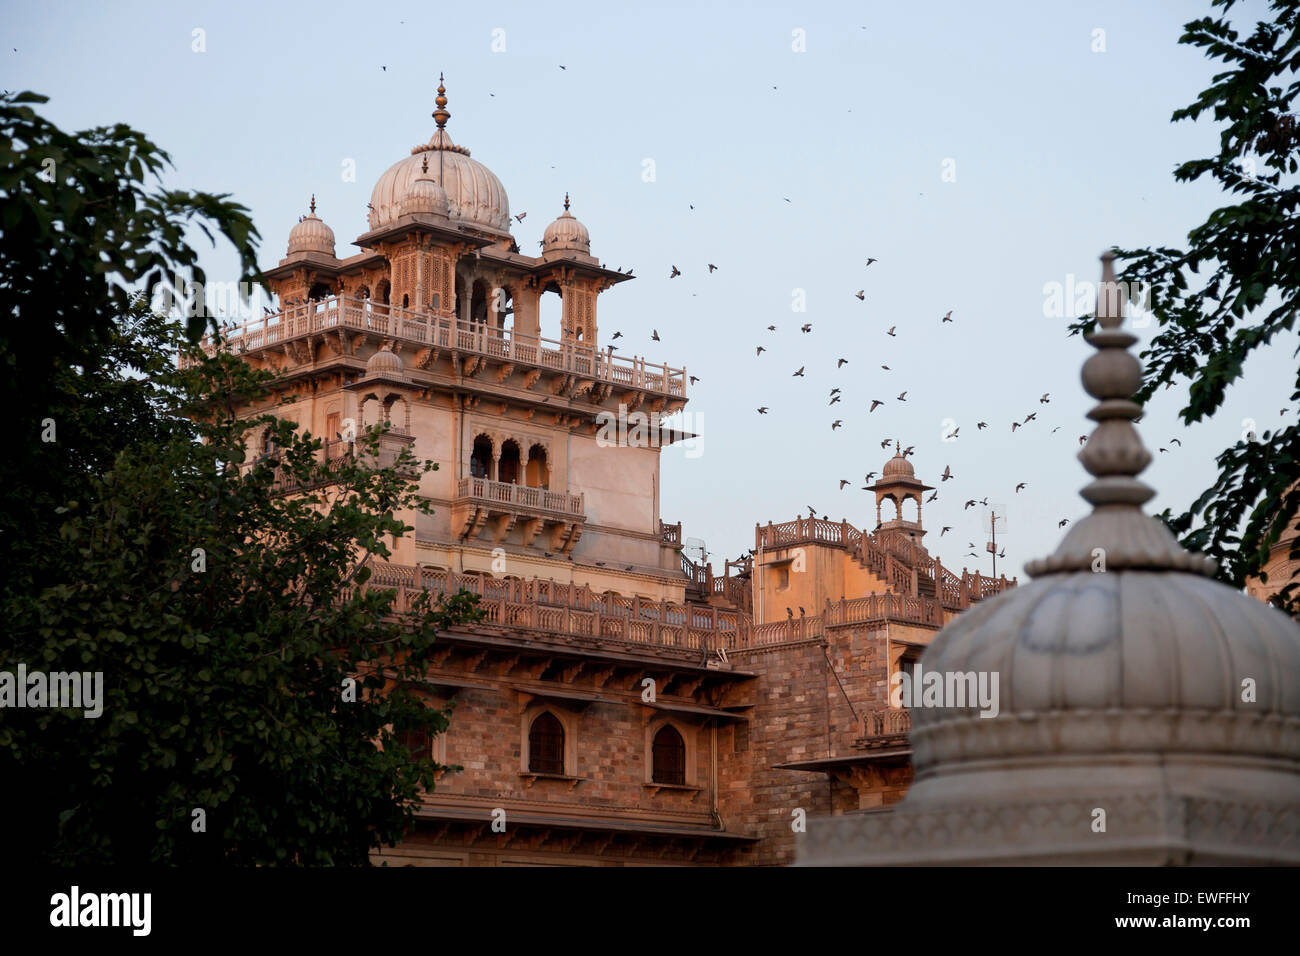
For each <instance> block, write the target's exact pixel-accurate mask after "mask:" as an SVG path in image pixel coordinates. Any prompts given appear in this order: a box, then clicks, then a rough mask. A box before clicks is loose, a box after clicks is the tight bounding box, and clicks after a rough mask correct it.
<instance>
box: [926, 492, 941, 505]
mask: <svg viewBox="0 0 1300 956" xmlns="http://www.w3.org/2000/svg"><path fill="white" fill-rule="evenodd" d="M938 497H939V492H937V491H936V492H935V493H934V494H932V495H931V496H930V497H929V498H926V499H925V500H926V503H927V504H928V503H929V502H931V501H934V499H935V498H938Z"/></svg>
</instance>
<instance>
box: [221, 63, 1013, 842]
mask: <svg viewBox="0 0 1300 956" xmlns="http://www.w3.org/2000/svg"><path fill="white" fill-rule="evenodd" d="M436 104H437V109H436V110H435V111H434V113H433V118H434V120H435V122H436V129H435V131H434V133H433V136H432V138H431V139H430V140H429V141H428V142H427V143H423V144H421V145H418V146H416V147H414V148H413V149H412V150H411V151H410V154H409V155H407V156H405V157H403V158H401V159H399V160H398V161H397V162H396V163H394V164H393V166H392V167H390V168H389V169H388V170H387V171H386V172H385V173H384V174H383V175H382V176H381V177H380V178H379V181H378V182H377V183H376V185H375V187H374V190H373V192H372V194H371V198H370V205H369V222H368V230H367V231H366V232H365V233H364V234H363V235H361V236H358V237H357V238H356V239H355V240H354V243H353V244H354V246H355V247H356V248H357V250H358V251H357V252H356V253H355V254H353V255H348V256H345V257H343V258H339V256H338V251H337V248H336V243H335V237H334V233H333V231H332V230H331V229H330V228H329V226H327V225H326V223H325V222H324V220H323V219H322V218H321V217H320V216H318V215H317V212H316V208H315V203H314V200H313V203H312V205H311V209H310V213H309V215H307V216H306V217H305V218H303V219H302V220H301V221H300V222H299V223H298V224H297V225H295V226H294V227H293V229H292V230H291V232H290V235H289V243H288V252H287V255H286V256H285V258H283V259H282V260H281V261H280V262H279V264H278V265H276V266H275V267H274V268H270V269H267V270H266V272H265V274H266V276H267V279H268V281H269V284H270V287H271V289H272V290H273V292H274V293H275V295H276V296H277V297H278V301H279V310H278V311H277V312H276V314H275V315H272V316H269V317H267V318H265V319H259V320H257V321H255V322H248V323H245V324H244V325H243V326H241V327H239V328H236V329H233V330H232V331H231V332H230V333H229V335H228V336H227V337H226V339H225V346H224V347H227V348H230V349H232V350H233V351H235V352H236V353H238V354H240V355H241V356H242V357H243V359H244V360H246V361H248V362H249V363H250V364H252V365H254V366H256V367H259V368H263V369H267V370H270V371H273V372H275V373H277V375H278V378H277V383H276V394H275V396H274V399H273V400H271V401H268V402H266V403H264V404H262V405H259V406H257V407H249V408H248V409H247V414H249V415H250V416H251V415H257V414H263V413H266V412H269V411H272V410H273V411H274V413H275V414H277V415H279V416H281V417H285V418H288V419H291V420H292V421H293V422H295V423H296V425H297V426H298V427H299V428H300V429H302V430H304V431H308V432H310V433H311V434H313V435H319V436H324V438H325V439H326V440H325V445H324V449H323V450H322V455H324V456H325V458H326V459H331V460H332V459H334V458H341V457H343V456H347V455H350V454H353V453H354V452H353V442H352V439H353V438H354V437H355V434H356V433H358V432H360V431H361V430H362V429H364V428H366V427H367V426H369V425H372V424H375V423H377V422H380V421H383V422H387V423H388V426H389V428H388V430H387V431H386V432H385V433H384V435H383V436H382V438H381V456H396V455H397V454H398V453H399V452H400V451H401V450H402V449H404V448H408V447H409V448H411V449H412V451H413V453H414V454H415V456H416V458H417V459H420V460H424V459H432V460H433V461H435V462H437V464H438V468H437V470H435V471H430V472H426V473H422V474H420V475H418V476H417V479H418V481H419V483H420V492H421V494H422V495H423V496H424V497H425V498H426V499H427V500H428V501H429V502H430V503H431V504H432V505H433V513H432V514H431V515H427V516H426V515H423V514H411V515H406V516H401V515H399V517H404V518H405V520H406V523H407V524H408V525H411V526H413V527H414V529H415V530H414V533H413V534H411V535H409V536H407V537H406V538H404V539H402V540H399V541H397V542H396V543H395V546H394V548H393V557H392V560H391V562H389V563H384V564H381V565H380V566H379V567H378V568H377V569H376V572H375V575H374V578H373V581H374V583H375V584H377V585H380V586H385V587H393V588H396V589H397V592H398V597H397V600H398V603H399V606H403V605H404V603H405V602H408V601H409V600H410V599H411V597H412V596H413V595H415V594H417V593H418V592H420V591H431V592H434V593H451V592H455V591H456V590H458V589H461V588H464V589H468V590H470V591H473V592H475V593H476V594H478V595H480V596H481V604H480V607H481V608H482V609H483V610H484V611H485V617H484V619H483V620H482V621H480V622H478V623H475V624H473V625H466V626H461V627H456V628H452V629H451V630H450V631H449V632H448V633H446V634H445V636H444V638H443V640H442V647H441V650H440V651H439V653H438V654H437V655H436V662H435V666H434V667H432V668H431V669H430V671H429V672H428V674H427V678H426V687H427V694H428V699H429V702H430V704H431V705H435V706H443V705H447V704H453V703H454V711H453V713H452V717H451V724H450V728H449V730H448V732H447V733H446V734H443V735H441V736H439V737H437V738H436V739H434V740H432V741H429V740H415V739H411V740H408V744H409V745H410V746H413V747H421V748H425V747H427V748H430V749H431V751H432V754H433V756H434V758H435V759H436V760H438V761H439V762H441V763H446V764H449V765H460V766H461V767H462V768H463V769H461V770H460V771H456V772H450V771H449V772H445V773H443V774H442V775H441V776H440V778H439V780H438V783H437V786H436V787H435V788H434V790H433V791H432V792H430V793H428V794H427V795H426V797H425V798H424V801H423V805H422V807H421V809H420V811H419V813H418V825H417V827H416V828H415V830H414V832H413V833H411V834H410V837H409V838H408V839H407V840H406V841H405V842H403V843H402V844H401V845H400V846H398V847H396V848H394V849H386V850H384V851H383V852H382V853H378V854H376V859H377V861H378V862H383V863H387V864H389V865H410V864H416V865H453V866H455V865H486V866H494V865H495V866H508V865H540V864H554V865H560V864H586V865H628V866H631V865H656V864H684V863H695V864H780V863H789V862H791V861H793V859H794V847H795V835H796V833H797V832H799V831H801V830H802V829H803V820H804V819H806V818H808V817H815V816H819V815H827V814H837V813H842V812H845V811H857V810H862V809H870V808H877V807H885V806H888V805H890V804H892V803H894V802H897V801H898V800H900V799H901V798H902V796H903V794H904V793H905V791H906V790H907V787H908V784H909V782H910V780H911V761H910V755H911V750H910V747H909V744H908V737H907V731H908V729H909V726H910V723H909V715H908V712H907V711H906V710H902V709H894V708H891V707H890V706H889V679H890V676H891V675H892V674H894V673H896V672H898V671H908V670H910V669H911V668H913V667H914V666H915V662H916V661H917V659H918V657H919V655H920V652H921V651H922V650H923V649H924V648H925V647H926V646H927V645H928V644H929V643H930V641H931V640H932V639H933V637H934V635H935V634H936V633H937V632H938V631H939V629H940V628H941V627H943V626H944V624H945V623H947V622H948V621H949V620H951V619H952V618H953V617H954V616H955V615H957V614H958V613H960V612H961V611H962V610H963V609H964V608H967V607H968V606H970V605H972V604H975V603H977V602H980V601H982V600H984V599H985V598H987V597H989V596H991V595H994V594H997V593H1000V592H1003V591H1005V590H1006V589H1007V588H1009V587H1010V586H1011V585H1013V584H1014V582H1013V581H1012V582H1009V581H1007V580H1006V579H1005V577H1003V578H998V579H994V578H989V577H986V576H982V575H979V574H971V573H967V572H965V571H964V570H963V571H961V572H954V571H953V570H950V569H949V568H947V567H945V566H944V565H943V564H942V562H941V561H940V560H939V559H938V558H937V557H936V556H934V555H932V554H931V553H930V552H929V551H928V550H927V548H926V546H925V544H924V535H925V528H924V527H923V525H922V521H921V502H922V493H923V492H925V491H927V490H929V486H927V485H925V484H924V483H923V482H922V481H921V480H919V479H918V478H917V477H916V475H915V473H914V471H913V468H912V464H911V462H910V461H909V460H908V458H907V457H906V456H905V455H904V454H902V453H901V452H898V451H896V453H895V454H894V455H893V457H891V458H890V459H889V460H888V461H887V462H886V463H885V464H884V467H883V468H882V470H881V472H882V474H881V479H880V480H879V481H878V482H877V483H876V484H875V485H874V486H873V488H872V490H873V491H874V493H875V496H876V504H877V515H876V523H875V525H874V526H873V529H872V530H871V531H867V530H866V529H865V528H859V527H856V526H855V525H853V524H851V523H849V522H848V521H840V522H833V521H829V520H826V519H818V518H811V517H809V518H803V517H798V518H795V519H794V520H790V521H784V522H781V523H773V522H771V521H768V522H767V523H766V524H759V525H756V527H755V531H754V550H753V552H752V554H751V555H749V556H746V557H745V558H743V559H742V560H741V561H738V562H735V561H728V562H727V563H726V564H725V566H724V568H723V569H722V572H721V573H719V574H715V573H714V570H713V568H712V567H711V566H708V565H705V566H701V565H697V564H695V563H694V562H692V561H691V560H690V559H689V558H687V557H686V555H685V554H684V553H683V538H682V528H681V526H680V524H676V523H671V522H666V521H664V520H662V518H661V515H662V514H663V512H664V511H665V510H671V500H672V498H671V494H669V495H668V497H667V502H665V501H662V500H661V494H662V492H661V484H660V459H659V452H660V448H661V447H662V445H665V444H669V443H671V442H672V441H676V440H680V439H681V438H682V437H685V436H683V435H681V434H680V433H678V432H674V431H673V430H671V429H664V430H662V431H661V432H660V433H659V434H657V435H656V438H657V439H660V438H661V439H662V440H655V441H653V442H634V443H631V444H628V443H624V442H619V443H610V442H608V441H604V440H602V438H601V435H602V432H601V428H600V422H601V416H602V415H604V416H605V417H606V419H607V418H608V416H610V415H618V414H620V409H622V413H623V414H627V413H630V412H637V411H640V412H644V413H648V414H651V415H654V414H658V415H664V416H666V415H670V414H672V413H673V412H676V411H679V410H681V409H682V408H684V407H685V406H686V403H687V402H688V400H689V396H688V390H687V385H688V382H689V379H688V377H687V374H686V370H685V368H678V367H673V366H671V365H668V364H665V363H660V362H658V361H654V360H651V359H648V358H641V357H631V356H622V355H618V356H616V355H615V354H614V350H613V349H612V348H610V347H608V346H606V347H604V348H602V343H601V339H600V336H599V321H598V316H599V310H598V301H599V298H600V296H601V293H604V292H606V291H608V290H610V289H612V288H613V287H614V286H616V285H619V284H621V283H623V282H626V281H627V280H628V279H630V278H631V275H630V274H628V273H622V272H619V271H614V270H610V269H607V268H605V267H603V266H602V265H601V264H600V262H599V261H598V259H597V258H596V257H595V256H594V255H593V254H592V239H591V236H590V235H589V233H588V231H587V229H586V227H585V226H584V225H583V224H582V223H581V222H580V221H579V220H578V219H577V218H576V216H575V215H574V213H573V212H572V211H571V210H570V206H571V203H570V201H569V198H568V197H567V196H566V197H565V200H564V208H563V211H562V212H561V213H560V214H559V216H558V217H557V218H556V219H555V221H554V222H552V223H551V224H550V225H549V226H548V227H547V228H546V231H545V234H544V238H543V240H542V246H541V250H540V255H538V256H535V257H534V256H530V255H526V254H523V253H521V252H520V250H519V246H518V244H517V243H516V242H515V240H514V239H513V237H512V236H511V232H510V225H511V215H510V207H509V200H508V198H507V195H506V191H505V188H504V186H503V185H502V183H501V181H500V180H499V179H498V178H497V176H496V175H495V174H493V173H492V172H491V171H490V170H489V169H488V168H487V167H486V166H484V165H483V164H482V163H480V162H479V161H478V160H477V159H475V158H472V156H471V154H470V151H469V150H468V149H466V148H464V147H463V146H459V145H456V144H455V143H453V142H452V139H451V136H450V134H449V133H448V132H447V122H448V119H449V118H450V115H451V114H450V113H449V112H448V110H447V97H446V91H445V89H444V87H443V86H442V85H440V86H439V87H438V96H437V99H436ZM548 295H555V296H558V297H559V301H560V304H561V312H560V316H561V320H560V327H559V328H542V327H541V323H540V319H539V316H540V315H541V314H542V308H541V303H542V301H543V297H544V296H548ZM207 347H208V348H209V349H211V348H214V347H216V346H215V345H214V344H213V343H211V342H209V343H207ZM284 399H287V400H288V401H287V403H284V404H281V402H282V400H284ZM390 460H391V458H390ZM288 490H290V491H291V490H292V489H288ZM665 504H666V505H667V507H665ZM502 810H503V811H504V818H503V819H504V824H505V826H504V832H499V831H500V829H501V827H500V826H499V825H498V827H496V828H494V827H493V823H494V821H497V820H501V819H502V816H501V814H500V813H499V812H495V811H502Z"/></svg>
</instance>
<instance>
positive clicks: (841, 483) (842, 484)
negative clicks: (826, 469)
mask: <svg viewBox="0 0 1300 956" xmlns="http://www.w3.org/2000/svg"><path fill="white" fill-rule="evenodd" d="M851 484H853V482H851V481H846V480H844V479H843V478H841V479H840V491H843V490H844V486H845V485H851Z"/></svg>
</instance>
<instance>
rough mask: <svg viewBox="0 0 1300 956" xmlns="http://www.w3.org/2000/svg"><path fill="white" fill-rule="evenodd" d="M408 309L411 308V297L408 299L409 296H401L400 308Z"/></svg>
mask: <svg viewBox="0 0 1300 956" xmlns="http://www.w3.org/2000/svg"><path fill="white" fill-rule="evenodd" d="M410 307H411V297H410V296H409V295H403V296H402V308H403V309H409V308H410Z"/></svg>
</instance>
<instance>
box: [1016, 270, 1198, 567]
mask: <svg viewBox="0 0 1300 956" xmlns="http://www.w3.org/2000/svg"><path fill="white" fill-rule="evenodd" d="M1114 260H1115V254H1114V253H1113V252H1106V253H1104V254H1103V255H1102V257H1101V286H1100V288H1099V289H1098V290H1097V324H1098V325H1099V326H1100V327H1101V328H1100V330H1099V331H1096V332H1093V333H1092V334H1091V335H1089V336H1087V340H1088V344H1089V345H1091V346H1092V347H1093V348H1095V349H1096V350H1097V354H1096V355H1093V356H1091V357H1090V358H1089V359H1088V360H1087V361H1086V362H1084V363H1083V375H1082V378H1083V387H1084V390H1085V391H1087V393H1088V394H1089V395H1091V396H1092V397H1093V398H1095V399H1097V400H1098V401H1097V404H1096V405H1095V406H1094V407H1093V409H1092V411H1090V412H1088V417H1089V418H1091V419H1092V420H1093V421H1095V422H1096V423H1097V427H1096V429H1094V430H1093V433H1092V435H1091V436H1089V438H1088V443H1087V445H1085V446H1084V449H1083V451H1081V452H1079V461H1081V462H1082V463H1083V467H1084V468H1086V469H1087V470H1088V473H1089V474H1090V475H1092V476H1093V478H1094V480H1093V481H1091V482H1089V483H1088V484H1087V485H1086V486H1084V488H1083V490H1082V491H1080V492H1079V494H1081V495H1082V496H1083V498H1084V500H1086V501H1087V502H1088V503H1090V504H1091V505H1092V506H1093V510H1092V513H1091V514H1089V515H1088V516H1087V517H1085V518H1084V519H1082V520H1081V521H1079V522H1078V523H1077V524H1075V525H1074V526H1073V528H1071V529H1070V531H1069V533H1067V534H1066V536H1065V538H1064V540H1062V541H1061V544H1060V545H1059V546H1058V547H1057V549H1056V551H1055V553H1053V554H1052V555H1051V556H1049V557H1046V558H1042V559H1040V560H1038V561H1030V562H1029V563H1027V564H1026V565H1025V571H1026V572H1028V573H1029V574H1030V575H1032V576H1034V577H1037V576H1039V575H1041V574H1051V573H1054V572H1067V571H1087V570H1096V568H1095V562H1096V560H1097V555H1098V553H1099V552H1100V553H1102V554H1104V556H1105V557H1104V561H1105V565H1104V566H1106V567H1109V568H1111V569H1113V570H1120V569H1123V568H1130V569H1137V570H1148V571H1163V570H1177V571H1188V572H1191V573H1193V574H1205V575H1212V574H1213V573H1214V571H1215V567H1216V566H1215V563H1214V561H1213V559H1211V558H1207V557H1205V556H1204V555H1201V554H1192V553H1190V552H1188V551H1187V550H1185V549H1184V548H1183V547H1182V546H1181V545H1180V544H1179V543H1178V542H1177V541H1176V540H1175V539H1174V536H1173V535H1172V534H1171V533H1170V532H1169V529H1168V528H1166V527H1165V525H1164V524H1162V523H1161V522H1160V521H1157V520H1156V519H1155V518H1152V517H1149V516H1148V515H1146V514H1145V513H1144V512H1143V511H1142V509H1141V507H1140V506H1141V505H1143V504H1145V503H1146V502H1147V501H1149V500H1151V498H1152V497H1153V496H1154V495H1155V492H1154V491H1153V490H1152V489H1151V487H1150V486H1149V485H1147V484H1145V483H1144V482H1142V481H1139V480H1138V478H1137V476H1138V475H1139V474H1141V473H1142V471H1143V470H1144V469H1145V468H1146V467H1147V465H1149V464H1151V453H1150V452H1149V451H1147V450H1146V447H1145V446H1144V445H1143V444H1142V439H1141V437H1140V436H1139V435H1138V431H1137V429H1136V428H1134V427H1133V423H1134V422H1135V421H1137V420H1138V419H1139V418H1141V417H1142V406H1140V405H1139V404H1138V403H1137V402H1135V401H1133V395H1134V393H1136V392H1137V390H1138V389H1139V388H1140V387H1141V385H1142V363H1141V362H1139V361H1138V360H1137V358H1135V357H1134V356H1133V354H1132V353H1130V352H1129V347H1130V346H1132V345H1133V344H1134V343H1135V342H1137V340H1138V339H1137V336H1135V335H1132V334H1131V333H1129V332H1124V331H1121V330H1120V324H1121V323H1122V322H1123V321H1124V300H1123V297H1122V295H1121V289H1122V287H1121V286H1120V284H1119V283H1117V282H1116V281H1115V268H1114Z"/></svg>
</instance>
